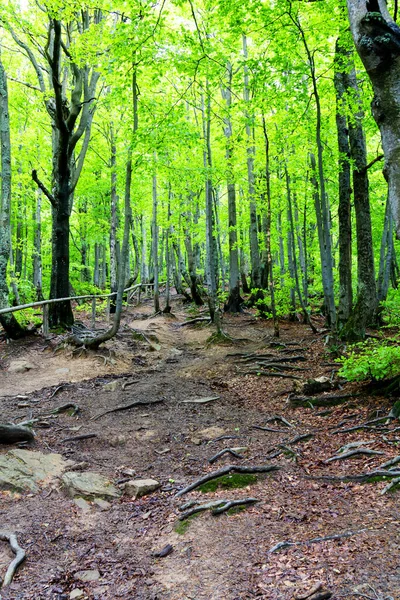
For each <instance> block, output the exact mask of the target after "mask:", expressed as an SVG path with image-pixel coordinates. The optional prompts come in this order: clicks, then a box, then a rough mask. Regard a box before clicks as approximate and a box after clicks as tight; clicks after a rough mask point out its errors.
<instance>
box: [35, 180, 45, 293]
mask: <svg viewBox="0 0 400 600" xmlns="http://www.w3.org/2000/svg"><path fill="white" fill-rule="evenodd" d="M34 220H35V233H34V240H33V285H34V288H35V290H36V299H37V300H38V301H39V302H40V301H41V300H43V290H42V192H41V191H40V190H39V191H38V194H37V200H36V210H35V219H34Z"/></svg>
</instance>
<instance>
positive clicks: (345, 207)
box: [334, 38, 353, 327]
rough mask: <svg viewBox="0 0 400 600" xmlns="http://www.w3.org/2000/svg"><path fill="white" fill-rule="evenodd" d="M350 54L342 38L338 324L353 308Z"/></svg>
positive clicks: (338, 57)
mask: <svg viewBox="0 0 400 600" xmlns="http://www.w3.org/2000/svg"><path fill="white" fill-rule="evenodd" d="M348 68H349V53H348V50H347V48H346V46H345V45H344V44H343V42H342V40H341V39H340V38H338V39H337V41H336V50H335V76H334V82H335V91H336V129H337V138H338V149H339V208H338V216H339V309H338V324H339V326H340V327H342V326H343V325H344V323H346V322H347V320H348V318H349V317H350V313H351V310H352V306H353V288H352V273H351V266H352V242H351V238H352V230H351V172H350V144H349V136H348V122H347V117H346V92H347V73H346V71H347V70H348Z"/></svg>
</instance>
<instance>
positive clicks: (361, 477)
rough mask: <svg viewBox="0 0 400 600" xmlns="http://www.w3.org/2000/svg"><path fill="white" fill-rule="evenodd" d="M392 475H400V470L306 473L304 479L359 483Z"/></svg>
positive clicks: (390, 477) (389, 477) (391, 476)
mask: <svg viewBox="0 0 400 600" xmlns="http://www.w3.org/2000/svg"><path fill="white" fill-rule="evenodd" d="M394 477H400V471H394V470H393V471H388V470H386V469H376V470H375V471H370V472H369V473H360V474H358V475H342V476H340V475H307V476H306V479H312V480H317V481H330V482H332V483H334V482H336V481H346V482H351V481H358V482H360V483H371V482H373V481H375V480H377V479H386V478H388V479H392V478H394Z"/></svg>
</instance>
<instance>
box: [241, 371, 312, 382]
mask: <svg viewBox="0 0 400 600" xmlns="http://www.w3.org/2000/svg"><path fill="white" fill-rule="evenodd" d="M240 375H262V376H263V377H282V378H283V379H297V380H298V381H301V377H296V375H287V374H285V373H276V372H273V371H261V370H260V369H250V370H249V371H242V372H241V373H240Z"/></svg>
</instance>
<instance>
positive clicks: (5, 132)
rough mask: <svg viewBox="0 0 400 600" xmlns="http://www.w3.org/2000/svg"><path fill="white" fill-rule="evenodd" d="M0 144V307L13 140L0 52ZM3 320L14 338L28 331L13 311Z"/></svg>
mask: <svg viewBox="0 0 400 600" xmlns="http://www.w3.org/2000/svg"><path fill="white" fill-rule="evenodd" d="M0 146H1V205H0V308H8V306H9V299H8V287H7V265H8V261H9V258H10V240H11V235H10V212H11V141H10V117H9V112H8V91H7V77H6V73H5V71H4V67H3V63H2V61H1V54H0ZM0 323H1V325H2V326H3V329H4V330H5V332H6V334H7V335H8V336H9V337H10V338H12V339H16V338H20V337H23V336H24V335H25V330H24V329H23V328H22V327H21V326H20V325H19V323H18V321H17V320H16V318H15V316H14V314H13V313H9V314H4V315H0Z"/></svg>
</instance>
